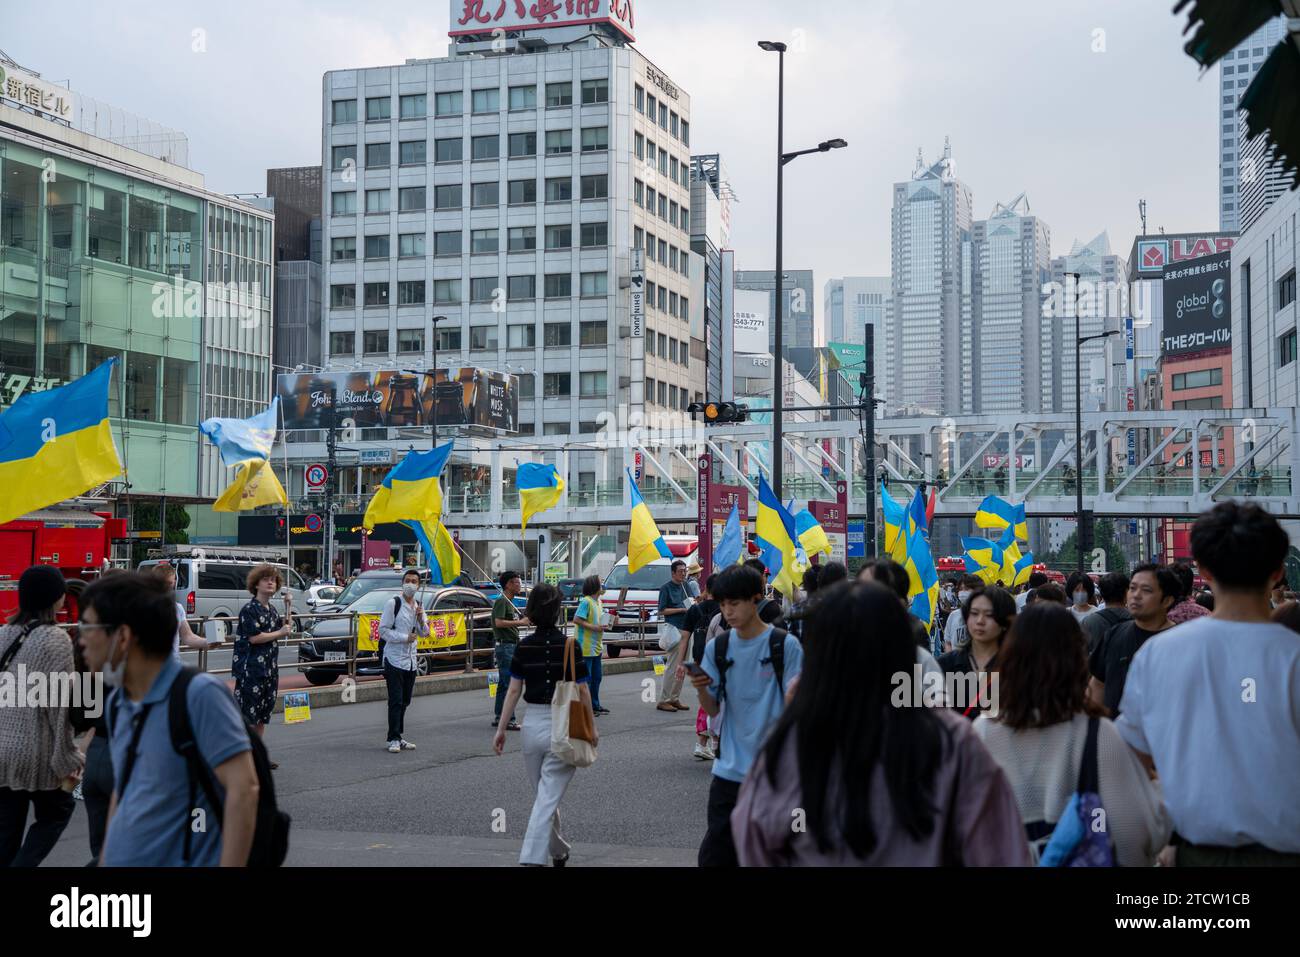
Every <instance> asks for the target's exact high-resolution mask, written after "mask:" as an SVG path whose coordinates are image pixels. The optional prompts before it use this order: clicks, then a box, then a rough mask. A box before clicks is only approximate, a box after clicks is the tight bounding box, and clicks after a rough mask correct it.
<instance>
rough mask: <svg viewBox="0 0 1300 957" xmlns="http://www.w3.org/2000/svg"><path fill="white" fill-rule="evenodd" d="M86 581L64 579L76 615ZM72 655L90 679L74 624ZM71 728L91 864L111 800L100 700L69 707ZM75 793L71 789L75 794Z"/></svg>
mask: <svg viewBox="0 0 1300 957" xmlns="http://www.w3.org/2000/svg"><path fill="white" fill-rule="evenodd" d="M86 587H87V583H86V582H84V581H82V580H81V579H80V578H70V579H68V581H67V588H68V608H69V609H71V608H72V607H73V606H75V607H76V609H77V613H78V615H79V614H80V610H81V598H82V595H83V594H84V593H85V591H86ZM70 634H72V636H73V641H72V654H73V659H74V660H75V661H76V667H77V673H78V674H79V675H82V676H87V675H89V676H91V677H90V678H89V679H87V678H85V677H83V679H82V680H83V681H84V680H94V675H95V674H96V669H91V668H90V666H89V665H87V664H86V656H85V654H83V653H82V650H81V642H80V637H81V629H80V627H79V626H74V629H73V631H72V632H71V633H70ZM71 718H72V729H73V732H74V733H76V734H85V735H86V737H85V739H84V740H83V741H82V743H81V750H82V752H83V753H84V754H85V755H86V766H85V770H84V771H83V773H82V776H81V802H82V804H84V805H85V808H86V825H87V837H88V839H89V842H90V862H89V864H88V865H87V866H90V867H94V866H96V865H97V864H98V863H99V854H100V851H102V850H103V847H104V831H105V830H106V829H107V827H108V807H109V804H110V803H111V802H112V800H113V755H112V753H111V752H110V750H109V747H108V719H107V718H105V716H104V702H103V700H100V699H97V700H96V701H95V702H93V706H92V707H83V708H73V709H72V710H71ZM76 794H77V792H76V791H74V792H73V797H76Z"/></svg>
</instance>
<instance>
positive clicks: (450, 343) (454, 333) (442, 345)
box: [434, 280, 460, 352]
mask: <svg viewBox="0 0 1300 957" xmlns="http://www.w3.org/2000/svg"><path fill="white" fill-rule="evenodd" d="M457 281H458V282H459V280H457ZM434 341H435V342H436V343H437V344H438V350H439V351H446V352H459V351H460V330H459V329H439V330H438V333H437V335H436V336H434Z"/></svg>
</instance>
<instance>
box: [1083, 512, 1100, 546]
mask: <svg viewBox="0 0 1300 957" xmlns="http://www.w3.org/2000/svg"><path fill="white" fill-rule="evenodd" d="M1096 546H1097V542H1096V536H1095V535H1094V533H1093V513H1092V512H1091V511H1085V512H1084V513H1083V518H1082V520H1081V521H1080V522H1079V551H1080V552H1081V553H1087V552H1090V551H1092V550H1093V549H1094V548H1095V547H1096Z"/></svg>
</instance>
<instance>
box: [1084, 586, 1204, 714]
mask: <svg viewBox="0 0 1300 957" xmlns="http://www.w3.org/2000/svg"><path fill="white" fill-rule="evenodd" d="M1180 587H1181V586H1180V585H1179V584H1178V578H1177V576H1175V575H1174V573H1173V572H1171V571H1170V570H1169V569H1168V568H1167V567H1165V566H1164V565H1139V566H1138V567H1137V568H1135V569H1133V575H1132V576H1131V577H1130V578H1129V585H1128V612H1129V614H1130V615H1131V616H1132V620H1131V621H1124V622H1120V623H1119V624H1118V625H1116V626H1115V627H1114V628H1112V629H1111V630H1110V631H1108V632H1106V636H1105V637H1104V638H1102V640H1101V643H1100V644H1098V645H1097V647H1096V648H1095V649H1094V650H1093V652H1092V654H1091V655H1090V656H1089V658H1088V669H1089V671H1090V672H1091V673H1092V680H1091V681H1090V682H1089V684H1088V696H1089V698H1090V699H1091V700H1092V701H1094V702H1096V703H1099V704H1102V705H1104V706H1105V709H1106V710H1105V714H1106V715H1107V716H1108V717H1111V718H1114V717H1117V716H1118V715H1119V709H1120V703H1121V701H1122V700H1123V697H1124V682H1125V681H1126V680H1127V678H1128V671H1129V668H1130V667H1131V666H1132V663H1133V658H1134V656H1135V655H1136V654H1137V653H1138V649H1139V648H1141V647H1142V646H1143V645H1144V644H1146V642H1147V640H1148V639H1149V638H1150V637H1151V636H1152V635H1155V634H1157V633H1159V632H1162V631H1165V630H1166V629H1168V628H1172V627H1173V626H1174V625H1173V622H1171V621H1170V620H1169V609H1170V608H1171V607H1173V604H1174V602H1175V601H1176V600H1177V598H1178V591H1179V588H1180Z"/></svg>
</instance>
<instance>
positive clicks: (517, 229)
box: [506, 226, 537, 253]
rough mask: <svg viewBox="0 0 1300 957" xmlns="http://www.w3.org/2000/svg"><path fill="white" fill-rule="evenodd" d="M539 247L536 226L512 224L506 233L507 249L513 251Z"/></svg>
mask: <svg viewBox="0 0 1300 957" xmlns="http://www.w3.org/2000/svg"><path fill="white" fill-rule="evenodd" d="M536 248H537V227H536V226H511V227H510V232H509V233H507V234H506V249H507V250H509V251H510V252H512V253H517V252H525V251H527V250H529V249H536Z"/></svg>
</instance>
